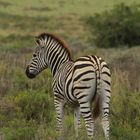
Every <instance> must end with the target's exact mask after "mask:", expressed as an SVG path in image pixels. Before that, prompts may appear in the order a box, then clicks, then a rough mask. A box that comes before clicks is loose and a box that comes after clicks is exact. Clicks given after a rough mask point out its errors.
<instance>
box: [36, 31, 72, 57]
mask: <svg viewBox="0 0 140 140" xmlns="http://www.w3.org/2000/svg"><path fill="white" fill-rule="evenodd" d="M48 37H51V38H52V39H54V40H55V41H57V42H59V44H60V45H61V46H62V47H63V48H64V49H65V50H66V51H67V53H68V55H69V57H70V59H71V52H70V49H69V47H68V45H67V44H66V43H65V41H64V40H63V39H61V38H59V37H57V36H56V35H54V34H50V33H41V34H39V35H38V36H37V37H36V42H38V40H42V39H43V40H45V39H46V38H48ZM38 43H39V42H38Z"/></svg>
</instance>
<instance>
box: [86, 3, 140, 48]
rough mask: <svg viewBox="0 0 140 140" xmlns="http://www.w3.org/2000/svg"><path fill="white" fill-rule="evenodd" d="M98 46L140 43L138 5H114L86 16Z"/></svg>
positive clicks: (93, 39)
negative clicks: (109, 9)
mask: <svg viewBox="0 0 140 140" xmlns="http://www.w3.org/2000/svg"><path fill="white" fill-rule="evenodd" d="M86 23H87V24H88V25H89V29H90V31H91V34H92V37H91V40H92V41H93V42H94V43H95V44H96V45H97V46H98V47H105V48H107V47H118V46H129V47H132V46H133V45H139V44H140V10H139V6H138V5H130V6H127V5H124V4H123V3H122V4H119V5H116V6H115V7H114V8H113V9H112V10H111V11H105V12H103V13H101V14H96V15H94V16H91V17H88V18H86Z"/></svg>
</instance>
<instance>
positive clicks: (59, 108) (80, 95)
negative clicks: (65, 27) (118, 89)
mask: <svg viewBox="0 0 140 140" xmlns="http://www.w3.org/2000/svg"><path fill="white" fill-rule="evenodd" d="M36 43H37V47H36V49H35V52H34V53H33V58H32V60H31V62H30V63H29V65H28V66H27V69H26V75H27V76H28V77H29V78H34V77H35V76H36V75H37V74H39V73H40V72H41V71H42V70H44V69H45V68H47V67H49V68H50V69H51V71H52V74H53V92H54V104H55V108H56V112H57V122H58V125H57V127H58V130H62V129H63V125H62V124H63V116H64V113H63V110H64V105H65V103H68V104H71V105H73V107H74V116H75V130H76V135H77V136H78V128H79V127H80V114H82V116H83V118H84V120H85V125H86V128H87V135H88V137H93V127H94V123H93V116H97V114H96V113H98V111H99V114H100V115H101V118H102V126H103V131H104V134H105V137H106V139H109V121H108V115H109V101H110V93H111V88H110V84H111V81H110V70H109V68H108V65H107V64H106V62H105V61H104V60H103V59H101V58H100V57H97V56H95V55H88V56H83V57H80V58H78V59H77V60H76V61H73V60H72V59H71V56H70V53H69V51H68V49H67V48H66V46H65V44H64V43H63V41H61V40H60V39H58V38H57V37H56V36H54V35H52V34H47V33H43V34H41V35H39V36H38V37H37V38H36ZM93 103H95V109H93V110H92V107H93ZM95 110H96V111H95ZM97 110H98V111H97Z"/></svg>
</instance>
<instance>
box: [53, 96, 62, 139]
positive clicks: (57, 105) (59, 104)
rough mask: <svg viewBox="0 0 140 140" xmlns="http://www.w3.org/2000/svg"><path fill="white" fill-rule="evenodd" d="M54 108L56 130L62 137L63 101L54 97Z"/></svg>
mask: <svg viewBox="0 0 140 140" xmlns="http://www.w3.org/2000/svg"><path fill="white" fill-rule="evenodd" d="M54 102H55V109H56V114H57V131H58V132H59V135H60V139H62V138H61V137H62V133H63V121H64V103H62V102H60V101H59V100H57V99H56V98H55V101H54Z"/></svg>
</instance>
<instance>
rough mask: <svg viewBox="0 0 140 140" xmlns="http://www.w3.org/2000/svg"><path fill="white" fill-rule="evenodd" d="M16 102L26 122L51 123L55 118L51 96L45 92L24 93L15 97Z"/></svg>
mask: <svg viewBox="0 0 140 140" xmlns="http://www.w3.org/2000/svg"><path fill="white" fill-rule="evenodd" d="M15 102H16V104H17V106H18V108H19V113H20V112H21V114H22V117H23V118H25V119H26V120H28V121H29V120H36V121H37V122H38V123H40V122H49V121H50V120H51V119H52V118H53V116H54V115H53V113H52V111H51V108H52V109H53V107H51V105H50V98H49V95H47V94H45V93H44V92H43V91H36V92H35V91H31V92H23V93H20V94H18V95H17V96H16V97H15Z"/></svg>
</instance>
